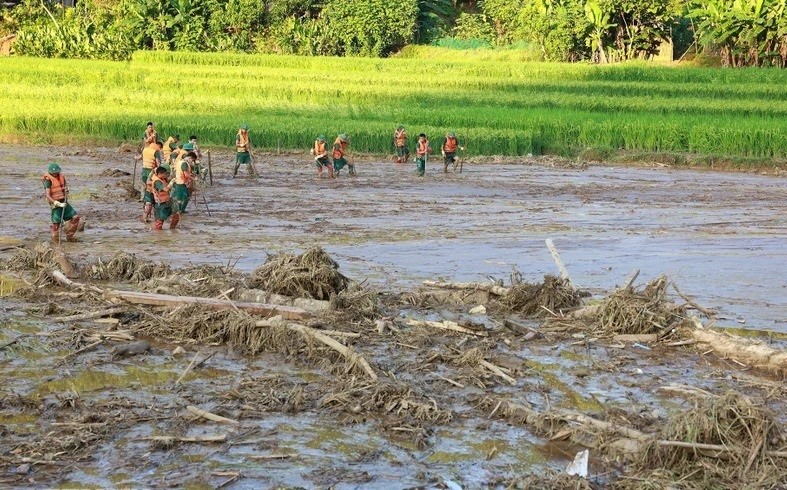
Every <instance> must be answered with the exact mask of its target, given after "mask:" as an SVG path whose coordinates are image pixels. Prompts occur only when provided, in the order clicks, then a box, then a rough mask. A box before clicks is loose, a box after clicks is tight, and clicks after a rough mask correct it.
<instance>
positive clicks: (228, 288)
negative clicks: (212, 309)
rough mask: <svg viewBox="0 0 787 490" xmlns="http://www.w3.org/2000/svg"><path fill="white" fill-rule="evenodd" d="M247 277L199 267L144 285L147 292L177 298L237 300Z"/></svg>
mask: <svg viewBox="0 0 787 490" xmlns="http://www.w3.org/2000/svg"><path fill="white" fill-rule="evenodd" d="M244 283H245V276H244V275H243V274H241V273H239V272H234V271H230V272H227V270H226V269H225V268H224V267H221V266H214V265H198V266H194V267H189V268H184V269H180V270H178V271H176V272H174V273H173V274H170V275H168V276H165V277H154V278H152V279H150V280H149V281H147V282H146V283H145V284H143V285H142V286H143V289H144V290H145V291H153V292H156V293H160V294H173V295H177V296H202V297H222V298H223V297H224V296H226V297H227V298H228V299H237V295H238V293H239V291H240V288H242V287H243V284H244Z"/></svg>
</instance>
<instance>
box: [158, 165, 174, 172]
mask: <svg viewBox="0 0 787 490" xmlns="http://www.w3.org/2000/svg"><path fill="white" fill-rule="evenodd" d="M161 168H163V169H164V170H166V171H167V173H169V172H170V170H172V169H171V167H170V166H169V164H168V163H164V164H162V165H161Z"/></svg>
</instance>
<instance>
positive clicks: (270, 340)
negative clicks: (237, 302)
mask: <svg viewBox="0 0 787 490" xmlns="http://www.w3.org/2000/svg"><path fill="white" fill-rule="evenodd" d="M256 324H257V319H256V318H254V317H252V316H251V315H249V314H247V313H246V312H244V311H235V310H219V311H216V310H211V309H208V308H200V307H184V308H182V309H179V310H175V311H174V312H172V313H170V314H169V315H167V316H165V317H154V318H151V319H150V320H147V321H145V322H143V323H142V324H140V325H138V326H137V327H136V328H135V329H134V333H135V335H139V336H147V337H158V338H164V339H167V340H170V341H180V342H183V341H195V342H198V343H219V344H229V345H231V346H232V347H234V348H236V349H239V350H241V351H243V352H247V353H250V354H257V353H259V352H263V351H266V352H281V353H285V354H289V353H297V352H299V351H300V350H301V349H302V348H303V342H301V341H300V340H299V338H298V336H297V335H293V333H292V332H291V331H290V330H288V329H287V328H286V327H285V326H271V327H258V326H257V325H256Z"/></svg>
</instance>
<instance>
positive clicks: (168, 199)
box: [42, 122, 464, 243]
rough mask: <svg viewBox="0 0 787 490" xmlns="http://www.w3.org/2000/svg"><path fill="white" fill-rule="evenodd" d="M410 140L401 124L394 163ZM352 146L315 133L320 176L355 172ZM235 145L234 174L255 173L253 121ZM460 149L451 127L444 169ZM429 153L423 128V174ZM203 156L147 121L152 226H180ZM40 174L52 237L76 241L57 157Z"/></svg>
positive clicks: (144, 156) (146, 210) (145, 182)
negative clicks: (161, 134)
mask: <svg viewBox="0 0 787 490" xmlns="http://www.w3.org/2000/svg"><path fill="white" fill-rule="evenodd" d="M407 140H408V135H407V131H406V130H405V128H404V126H402V125H400V126H399V127H397V128H396V131H395V132H394V135H393V146H394V149H395V152H396V163H405V162H407V161H408V160H409V158H410V149H409V146H408V142H407ZM349 146H350V137H349V136H348V135H347V134H344V133H342V134H339V135H338V136H337V137H336V139H335V140H334V142H333V146H332V147H331V148H330V150H329V148H328V146H327V143H326V138H325V136H324V135H319V136H317V139H316V140H315V141H314V146H313V147H312V149H311V154H312V155H314V161H315V165H316V167H317V176H318V177H319V178H323V173H327V175H328V177H329V178H335V177H336V176H337V175H338V174H339V172H340V171H341V170H342V169H343V168H344V167H347V169H348V174H349V175H350V176H355V175H356V171H355V161H354V158H353V156H352V154H351V153H350V152H349ZM235 148H236V157H235V168H234V169H233V172H232V176H233V177H235V176H237V174H238V169H239V168H240V166H241V165H246V166H247V167H248V172H249V174H250V175H254V174H255V173H256V170H255V168H254V164H253V155H252V152H251V149H252V143H251V138H250V136H249V127H248V126H247V125H245V124H244V125H241V126H240V127H239V128H238V134H237V136H236V137H235ZM457 150H464V147H462V146H460V145H459V142H458V140H457V139H456V135H455V134H454V133H452V132H447V133H446V134H445V139H444V140H443V144H442V145H441V147H440V153H441V154H442V156H443V172H448V166H449V165H451V164H454V165H455V164H456V162H457V156H456V152H457ZM430 153H431V148H430V146H429V139H428V138H427V136H426V134H424V133H421V134H419V135H418V140H417V142H416V144H415V163H416V171H417V173H418V175H419V176H423V175H424V174H425V172H426V163H427V161H428V158H429V154H430ZM201 158H202V153H201V152H200V149H199V145H198V143H197V137H196V136H193V135H192V136H190V137H189V141H188V142H186V143H182V142H181V140H180V135H178V134H171V135H170V136H169V137H168V138H167V140H166V141H164V142H162V141H161V140H160V139H159V135H158V132H157V131H156V127H155V125H154V123H153V122H148V123H147V126H146V128H145V132H144V134H143V136H142V144H141V145H140V151H139V154H138V155H137V157H136V161H140V160H141V161H142V175H141V181H142V186H143V192H142V202H143V207H142V218H141V220H142V221H143V222H144V223H149V222H150V221H151V218H154V222H153V229H154V230H161V229H163V227H164V223H165V222H166V221H167V220H169V227H170V229H174V228H176V227H177V225H178V222H179V221H180V216H181V214H183V213H185V212H186V207H187V206H188V204H189V201H190V199H191V197H192V195H193V194H194V191H195V183H196V181H197V180H198V179H200V177H201V176H204V172H202V171H201V169H200V159H201ZM42 180H43V185H44V189H45V195H46V200H47V203H48V204H49V206H50V208H51V220H52V224H51V226H50V230H51V233H52V240H53V241H54V242H56V243H59V242H60V235H61V232H62V231H63V230H64V231H65V235H66V239H67V240H68V241H74V240H75V233H76V232H77V230H79V229H80V217H79V215H78V214H77V212H76V210H75V209H74V208H73V207H72V206H71V204H70V203H69V202H68V186H67V185H66V180H65V177H64V176H63V173H62V171H61V168H60V166H59V165H58V164H57V163H50V164H49V166H48V167H47V172H46V173H45V174H44V176H43V179H42Z"/></svg>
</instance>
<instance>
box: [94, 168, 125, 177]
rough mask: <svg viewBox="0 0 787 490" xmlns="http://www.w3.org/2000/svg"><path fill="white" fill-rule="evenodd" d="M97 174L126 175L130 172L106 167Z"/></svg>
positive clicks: (106, 175) (107, 175)
mask: <svg viewBox="0 0 787 490" xmlns="http://www.w3.org/2000/svg"><path fill="white" fill-rule="evenodd" d="M98 175H99V177H128V176H130V175H131V174H130V173H128V172H126V171H125V170H120V169H119V168H108V169H106V170H104V171H102V172H101V173H100V174H98Z"/></svg>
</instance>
